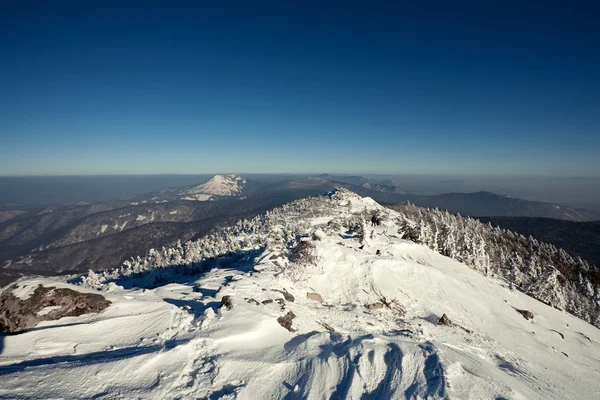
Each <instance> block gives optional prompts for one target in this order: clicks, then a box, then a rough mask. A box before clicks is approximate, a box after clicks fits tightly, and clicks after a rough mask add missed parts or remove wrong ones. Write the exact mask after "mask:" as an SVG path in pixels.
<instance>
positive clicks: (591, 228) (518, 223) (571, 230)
mask: <svg viewBox="0 0 600 400" xmlns="http://www.w3.org/2000/svg"><path fill="white" fill-rule="evenodd" d="M478 219H479V220H480V221H481V222H485V223H487V222H490V223H491V224H492V226H499V227H500V228H502V229H508V230H510V231H513V232H516V233H519V234H521V235H523V236H533V237H534V238H536V239H537V240H539V241H541V242H545V243H551V244H553V245H554V246H556V247H558V248H562V249H565V250H566V251H567V252H568V253H569V254H571V255H574V256H580V257H581V258H583V259H584V260H586V261H588V262H589V263H590V264H594V265H595V266H596V267H600V221H592V222H572V221H563V220H558V219H551V218H532V217H479V218H478Z"/></svg>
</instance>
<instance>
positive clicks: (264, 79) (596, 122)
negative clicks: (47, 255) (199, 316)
mask: <svg viewBox="0 0 600 400" xmlns="http://www.w3.org/2000/svg"><path fill="white" fill-rule="evenodd" d="M400 3H403V2H389V1H387V2H378V1H369V2H366V1H363V2H359V1H343V2H342V1H339V2H337V1H335V2H334V1H331V2H328V1H319V2H312V1H302V2H296V1H277V2H261V1H258V2H247V1H245V2H235V1H216V2H202V1H200V2H189V3H186V2H162V3H161V4H159V3H154V2H126V1H119V2H111V1H103V2H95V1H90V2H87V1H86V2H82V1H77V2H67V1H60V0H59V1H55V2H47V1H41V2H28V1H17V2H3V3H2V5H1V6H0V54H1V59H0V60H1V61H0V175H6V176H12V175H86V174H161V173H175V174H204V173H207V174H208V173H217V172H237V173H275V172H277V173H279V172H284V173H285V172H290V173H313V172H330V173H389V174H394V173H398V174H442V173H443V174H471V175H502V176H512V175H536V176H537V175H539V176H600V24H599V23H598V21H599V20H600V5H597V4H596V3H597V2H585V3H584V2H581V3H578V2H574V1H573V2H560V3H559V2H556V4H555V3H554V2H552V1H545V2H535V1H532V2H523V1H518V2H516V1H515V2H512V1H505V2H460V1H458V2H447V1H444V2H440V3H436V2H432V1H430V2H413V3H421V5H403V4H400ZM482 3H494V5H491V4H487V5H486V4H482ZM524 3H526V4H524Z"/></svg>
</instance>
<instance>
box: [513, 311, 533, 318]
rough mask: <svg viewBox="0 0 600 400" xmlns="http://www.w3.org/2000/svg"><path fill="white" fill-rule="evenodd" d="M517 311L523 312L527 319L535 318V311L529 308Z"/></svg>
mask: <svg viewBox="0 0 600 400" xmlns="http://www.w3.org/2000/svg"><path fill="white" fill-rule="evenodd" d="M517 312H518V313H519V314H521V315H522V316H523V318H525V319H526V320H530V319H533V313H532V312H531V311H529V310H517Z"/></svg>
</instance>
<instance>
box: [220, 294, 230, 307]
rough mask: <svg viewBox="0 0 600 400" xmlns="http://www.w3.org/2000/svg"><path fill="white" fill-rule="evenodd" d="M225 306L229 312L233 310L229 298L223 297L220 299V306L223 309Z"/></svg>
mask: <svg viewBox="0 0 600 400" xmlns="http://www.w3.org/2000/svg"><path fill="white" fill-rule="evenodd" d="M223 306H225V307H226V308H227V309H228V310H231V309H232V308H233V302H232V301H231V296H223V297H222V298H221V306H220V307H223Z"/></svg>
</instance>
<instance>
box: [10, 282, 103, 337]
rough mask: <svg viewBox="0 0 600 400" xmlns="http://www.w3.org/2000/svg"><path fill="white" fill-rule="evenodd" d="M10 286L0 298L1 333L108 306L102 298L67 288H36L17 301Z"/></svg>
mask: <svg viewBox="0 0 600 400" xmlns="http://www.w3.org/2000/svg"><path fill="white" fill-rule="evenodd" d="M16 289H19V287H18V286H17V285H13V286H11V287H10V288H8V289H7V290H5V291H4V292H3V293H2V294H0V330H1V331H4V332H7V333H19V332H23V331H25V330H27V329H31V328H33V327H35V326H36V325H37V324H38V323H40V322H41V321H54V320H57V319H60V318H63V317H77V316H79V315H82V314H90V313H98V312H100V311H102V310H104V309H106V308H107V307H108V306H109V305H110V304H111V302H110V301H108V300H106V299H105V298H104V296H102V295H101V294H95V293H82V292H78V291H76V290H72V289H68V288H56V287H51V286H49V287H45V286H43V285H41V284H40V285H38V286H37V287H36V288H35V290H33V292H32V293H31V295H30V296H29V297H27V298H25V299H22V298H20V297H18V296H17V295H16V294H15V290H16Z"/></svg>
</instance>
